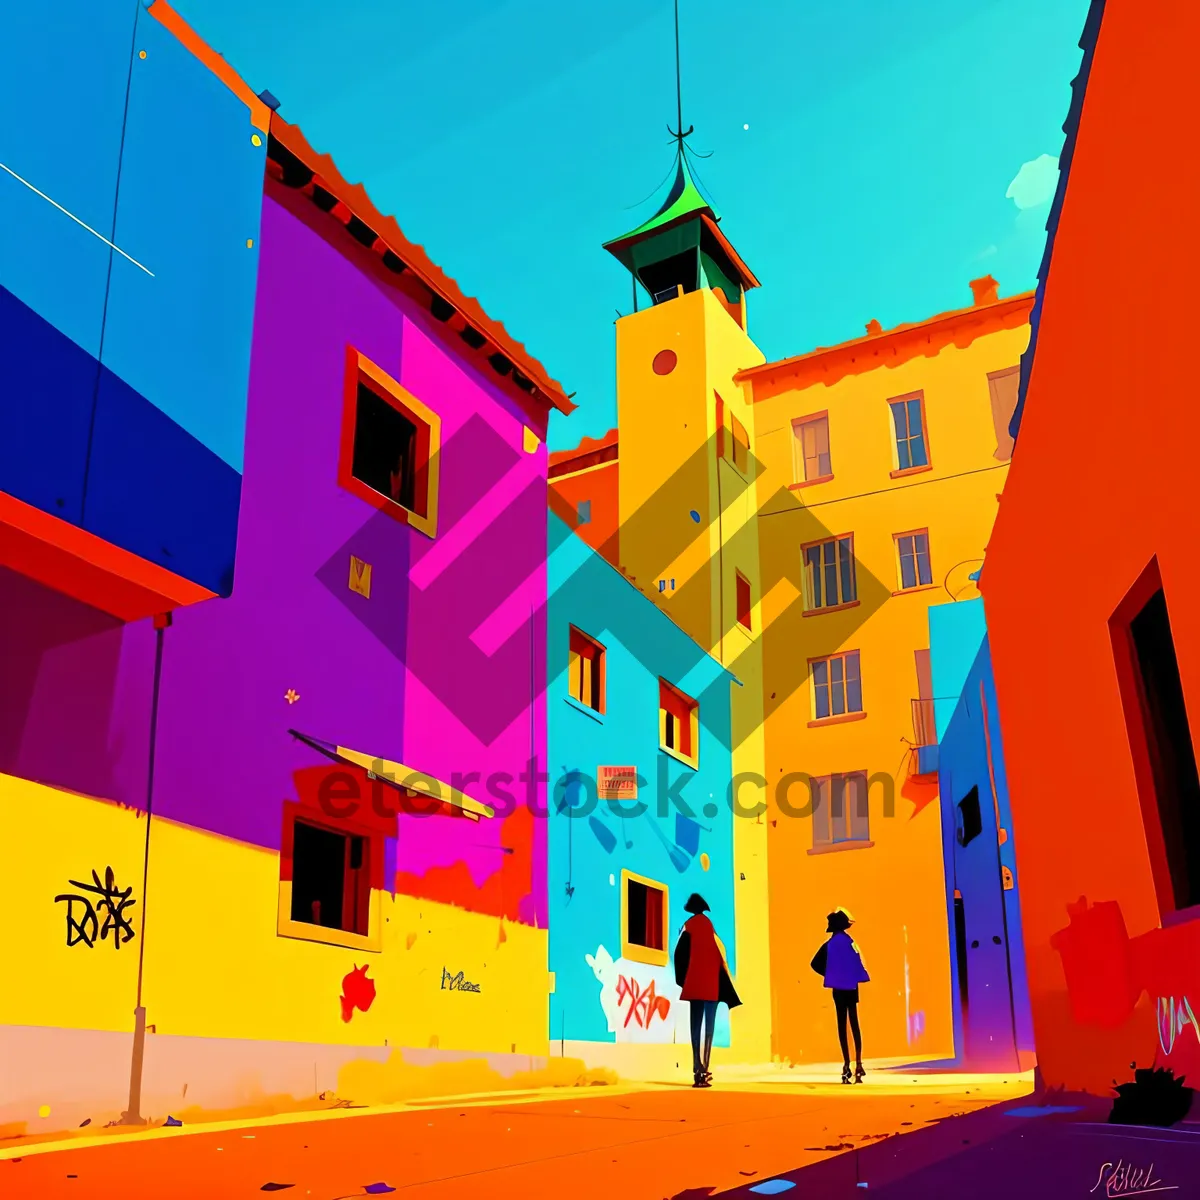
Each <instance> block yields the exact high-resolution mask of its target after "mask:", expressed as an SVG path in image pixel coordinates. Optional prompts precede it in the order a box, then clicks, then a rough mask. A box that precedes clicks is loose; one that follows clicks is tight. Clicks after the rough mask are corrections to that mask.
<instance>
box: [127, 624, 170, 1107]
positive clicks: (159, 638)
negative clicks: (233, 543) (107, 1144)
mask: <svg viewBox="0 0 1200 1200" xmlns="http://www.w3.org/2000/svg"><path fill="white" fill-rule="evenodd" d="M170 624H171V614H170V613H169V612H167V613H160V614H159V615H158V616H156V617H155V618H154V690H153V694H152V697H151V701H150V747H149V753H148V755H147V768H146V843H145V850H144V852H143V855H142V930H141V937H140V938H139V939H138V968H137V1007H136V1008H135V1009H134V1010H133V1057H132V1060H131V1062H130V1065H129V1107H128V1108H127V1109H126V1110H125V1112H123V1113H122V1114H121V1124H122V1125H145V1124H146V1118H145V1117H143V1116H142V1061H143V1059H144V1057H145V1053H146V1009H145V1008H144V1007H143V1005H142V978H143V968H144V966H145V961H146V885H147V883H148V881H149V877H150V820H151V813H152V811H153V808H154V751H155V747H156V745H157V743H158V695H159V688H160V685H161V683H162V660H163V634H164V633H165V632H166V630H167V627H168V626H169V625H170Z"/></svg>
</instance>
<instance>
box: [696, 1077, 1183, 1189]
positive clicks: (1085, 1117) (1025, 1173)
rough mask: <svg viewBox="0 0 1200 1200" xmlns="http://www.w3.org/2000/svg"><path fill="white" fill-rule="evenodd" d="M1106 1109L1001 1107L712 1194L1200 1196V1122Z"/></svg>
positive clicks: (1071, 1101)
mask: <svg viewBox="0 0 1200 1200" xmlns="http://www.w3.org/2000/svg"><path fill="white" fill-rule="evenodd" d="M1110 1108H1111V1102H1110V1101H1108V1100H1102V1099H1097V1098H1095V1097H1055V1098H1053V1099H1052V1100H1051V1101H1050V1102H1048V1103H1046V1104H1041V1105H1039V1104H1036V1103H1034V1102H1033V1101H1032V1100H1030V1099H1025V1100H1023V1101H1018V1102H1016V1103H1015V1104H999V1105H996V1106H994V1107H991V1108H987V1109H981V1110H979V1111H976V1112H972V1113H966V1114H963V1115H961V1116H957V1117H955V1118H954V1119H953V1120H949V1121H945V1122H943V1123H939V1124H936V1125H931V1126H927V1127H925V1128H923V1129H921V1130H920V1131H918V1132H916V1133H914V1134H912V1135H911V1136H908V1137H903V1138H890V1139H888V1140H886V1141H884V1142H881V1143H879V1144H876V1145H871V1146H862V1147H859V1148H857V1149H855V1150H853V1151H852V1152H849V1153H846V1154H843V1155H840V1156H837V1157H833V1158H828V1159H826V1160H824V1161H822V1162H820V1163H815V1164H810V1165H807V1166H802V1167H799V1168H798V1169H795V1170H792V1171H790V1172H784V1173H782V1174H780V1175H776V1176H773V1177H772V1178H771V1179H770V1180H768V1181H763V1183H761V1184H750V1185H742V1186H738V1187H736V1188H734V1189H731V1190H729V1191H724V1192H720V1193H710V1194H712V1195H719V1197H720V1200H735V1198H736V1200H758V1198H759V1197H761V1196H764V1195H777V1196H780V1197H782V1198H784V1200H790V1198H791V1197H795V1198H796V1200H801V1197H804V1198H805V1200H807V1198H809V1197H821V1198H822V1200H825V1198H828V1200H839V1198H845V1200H852V1198H861V1197H863V1196H871V1197H880V1196H882V1197H884V1198H885V1200H926V1198H928V1197H943V1196H944V1197H951V1196H965V1195H970V1196H971V1200H1014V1198H1021V1200H1023V1198H1025V1197H1028V1198H1029V1200H1041V1198H1042V1197H1047V1198H1050V1197H1053V1198H1055V1200H1057V1198H1059V1197H1063V1198H1067V1197H1074V1196H1078V1197H1081V1198H1082V1197H1086V1196H1093V1197H1102V1198H1104V1200H1115V1198H1116V1197H1121V1196H1147V1195H1156V1196H1162V1197H1165V1198H1166V1200H1174V1198H1176V1197H1178V1198H1179V1200H1183V1198H1185V1197H1192V1196H1200V1123H1192V1122H1184V1123H1182V1124H1180V1125H1178V1126H1176V1127H1174V1128H1172V1129H1151V1128H1138V1127H1131V1126H1121V1125H1109V1124H1108V1123H1107V1116H1108V1113H1109V1111H1110ZM700 1195H701V1193H694V1194H693V1196H695V1197H698V1196H700ZM676 1200H683V1197H677V1198H676ZM687 1200H693V1197H692V1196H689V1197H688V1198H687Z"/></svg>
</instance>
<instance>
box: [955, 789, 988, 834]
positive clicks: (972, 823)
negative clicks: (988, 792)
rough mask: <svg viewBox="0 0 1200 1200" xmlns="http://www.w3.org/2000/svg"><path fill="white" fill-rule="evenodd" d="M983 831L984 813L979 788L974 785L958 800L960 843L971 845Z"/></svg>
mask: <svg viewBox="0 0 1200 1200" xmlns="http://www.w3.org/2000/svg"><path fill="white" fill-rule="evenodd" d="M982 832H983V813H982V812H980V810H979V789H978V788H977V787H973V788H972V789H971V790H970V791H969V792H968V793H967V794H966V795H965V796H964V797H963V798H962V799H961V800H960V801H959V802H958V844H959V845H960V846H969V845H970V844H971V843H972V842H973V841H974V840H975V839H976V838H977V837H978V836H979V835H980V834H981V833H982Z"/></svg>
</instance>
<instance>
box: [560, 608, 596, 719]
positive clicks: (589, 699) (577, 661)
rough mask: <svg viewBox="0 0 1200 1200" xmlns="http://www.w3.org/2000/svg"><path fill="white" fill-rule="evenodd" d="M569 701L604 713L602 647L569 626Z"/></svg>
mask: <svg viewBox="0 0 1200 1200" xmlns="http://www.w3.org/2000/svg"><path fill="white" fill-rule="evenodd" d="M568 676H569V684H568V686H569V688H570V692H571V699H573V700H577V701H578V702H579V703H580V704H583V705H585V706H586V707H588V708H590V709H594V710H595V711H596V712H598V713H602V712H603V711H604V647H603V646H602V645H600V643H599V642H597V641H595V640H593V639H592V638H590V637H588V635H587V634H586V633H583V632H582V631H581V630H579V629H576V628H575V626H574V625H572V626H571V640H570V662H569V667H568Z"/></svg>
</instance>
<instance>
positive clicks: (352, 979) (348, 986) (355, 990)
mask: <svg viewBox="0 0 1200 1200" xmlns="http://www.w3.org/2000/svg"><path fill="white" fill-rule="evenodd" d="M340 999H341V1002H342V1020H343V1021H349V1020H350V1018H351V1017H352V1016H354V1010H355V1009H356V1008H357V1009H358V1011H359V1012H366V1011H367V1009H368V1008H370V1007H371V1005H372V1004H374V1003H375V980H373V979H368V978H367V968H366V966H362V967H355V968H354V970H352V971H351V972H350V974H349V975H347V976H346V977H345V978H344V979H343V980H342V994H341V996H340Z"/></svg>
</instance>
